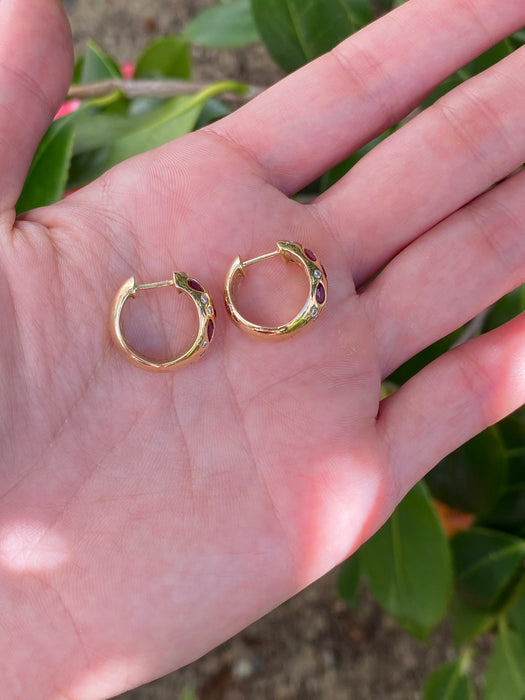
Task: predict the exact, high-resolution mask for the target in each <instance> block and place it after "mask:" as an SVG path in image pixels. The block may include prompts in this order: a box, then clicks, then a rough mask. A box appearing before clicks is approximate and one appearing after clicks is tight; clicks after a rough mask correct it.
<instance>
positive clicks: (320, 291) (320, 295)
mask: <svg viewBox="0 0 525 700" xmlns="http://www.w3.org/2000/svg"><path fill="white" fill-rule="evenodd" d="M325 299H326V291H325V288H324V287H323V285H322V284H321V282H319V284H318V285H317V288H316V290H315V300H316V302H317V303H318V304H324V301H325Z"/></svg>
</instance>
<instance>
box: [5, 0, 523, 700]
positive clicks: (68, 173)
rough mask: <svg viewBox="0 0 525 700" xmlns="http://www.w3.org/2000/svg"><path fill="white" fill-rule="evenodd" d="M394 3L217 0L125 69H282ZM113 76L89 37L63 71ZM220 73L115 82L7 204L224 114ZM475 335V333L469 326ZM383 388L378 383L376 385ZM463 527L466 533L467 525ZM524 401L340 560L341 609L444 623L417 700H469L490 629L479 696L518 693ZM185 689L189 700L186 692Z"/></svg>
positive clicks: (512, 304) (33, 201)
mask: <svg viewBox="0 0 525 700" xmlns="http://www.w3.org/2000/svg"><path fill="white" fill-rule="evenodd" d="M405 1H406V0H223V2H220V3H218V4H217V5H215V6H213V7H211V8H209V9H207V10H205V11H204V12H202V13H201V14H200V15H198V16H197V17H195V18H194V19H193V20H192V21H191V22H190V23H189V24H188V25H187V27H186V28H185V29H184V31H183V33H182V35H181V36H179V37H168V38H165V39H160V40H157V41H155V42H153V43H152V44H151V45H150V46H148V47H147V48H146V49H145V51H144V52H143V53H142V55H141V56H139V57H138V59H137V61H136V66H135V75H134V78H136V79H145V78H147V79H151V78H153V79H156V78H158V79H178V80H189V79H191V74H192V66H191V52H190V49H191V44H198V45H200V46H206V47H209V48H219V49H220V48H235V47H241V46H246V45H248V44H251V43H253V42H255V41H262V42H263V43H264V45H265V46H266V48H267V50H268V52H269V54H270V55H271V56H272V57H273V58H274V60H275V61H276V62H277V63H278V64H279V65H280V66H281V68H283V69H284V70H286V71H292V70H295V69H296V68H299V67H300V66H301V65H303V64H304V63H306V62H307V61H309V60H311V59H313V58H315V57H317V56H319V55H320V54H322V53H323V52H325V51H329V50H330V49H331V48H333V47H334V46H335V45H336V44H337V43H338V42H339V41H341V40H343V39H344V38H346V37H347V36H348V35H350V34H351V33H353V32H355V31H358V30H359V29H361V28H362V27H363V26H364V25H365V24H367V23H368V22H369V21H371V20H372V19H374V18H375V17H377V16H378V15H379V14H380V13H381V12H386V11H388V10H391V9H393V8H395V7H397V6H399V5H402V4H403V2H405ZM524 43H525V31H523V30H522V31H521V32H518V33H516V34H515V35H513V36H512V37H510V38H508V39H507V40H505V41H502V42H500V43H499V44H498V45H497V46H495V47H493V48H492V49H491V50H490V51H487V52H486V53H485V54H483V55H482V56H481V57H479V58H478V59H476V60H475V61H473V62H471V63H469V64H468V65H467V66H465V67H463V68H462V69H461V70H460V71H458V72H457V73H455V74H454V75H452V76H450V77H449V78H448V79H447V80H445V81H444V82H443V84H442V85H440V86H438V87H437V88H436V89H435V90H434V91H433V92H432V94H431V95H429V96H428V97H427V98H426V100H425V101H424V103H423V104H422V105H421V106H420V109H424V108H425V107H426V106H428V105H430V104H432V103H433V102H434V101H435V100H436V99H438V98H439V97H440V96H441V95H443V94H445V93H446V92H447V91H448V90H450V89H451V88H453V87H455V86H457V85H459V84H460V83H461V82H463V81H464V80H467V79H468V78H469V77H471V76H473V75H475V74H477V73H479V72H480V71H482V70H485V69H486V68H488V67H489V66H491V65H493V64H494V63H495V62H497V61H499V60H500V59H501V58H504V57H505V56H506V55H508V54H509V53H510V52H511V51H513V50H514V49H516V48H517V47H519V46H521V45H523V44H524ZM118 78H121V71H120V69H119V67H118V65H117V63H116V62H115V61H114V59H113V58H111V57H110V56H108V55H107V54H106V53H105V52H104V51H103V50H102V49H101V48H100V47H99V46H97V45H96V44H95V43H94V42H92V41H90V42H88V44H87V47H86V52H85V55H84V56H83V58H82V59H81V60H80V61H78V63H77V65H76V67H75V74H74V81H75V82H77V83H91V82H96V81H103V80H107V79H118ZM226 89H228V90H230V91H234V92H238V93H239V94H242V93H243V91H244V90H245V89H246V87H245V86H242V85H239V84H238V83H234V82H231V81H225V82H221V83H217V84H215V85H211V86H210V87H208V88H207V89H205V90H202V91H200V92H198V93H197V94H194V95H184V96H179V97H173V98H171V99H166V100H158V99H152V98H135V99H126V98H125V97H124V96H123V95H122V94H121V93H120V92H119V91H117V90H115V91H114V93H113V94H111V95H110V96H109V97H105V98H102V99H98V100H97V99H95V100H89V101H86V102H84V103H82V105H81V106H80V107H79V108H78V109H77V110H76V111H73V112H72V113H71V114H68V115H66V116H64V117H62V118H60V119H57V120H56V121H55V122H54V123H53V124H52V126H51V127H50V129H49V130H48V132H47V133H46V135H45V136H44V138H43V140H42V142H41V144H40V146H39V148H38V150H37V152H36V154H35V158H34V160H33V163H32V165H31V169H30V171H29V174H28V177H27V181H26V183H25V187H24V190H23V192H22V195H21V197H20V199H19V202H18V206H17V210H18V212H19V213H20V212H22V211H25V210H27V209H30V208H32V207H36V206H42V205H45V204H49V203H51V202H54V201H56V200H58V199H60V198H61V197H62V196H63V195H64V193H65V192H66V191H67V190H68V189H71V188H74V187H78V186H80V185H81V184H84V183H86V182H89V181H90V180H91V179H93V178H94V177H96V176H98V175H99V174H100V173H102V172H104V171H105V170H106V169H108V168H109V167H111V166H113V165H115V164H116V163H118V162H120V161H121V160H123V159H124V158H128V157H130V156H133V155H135V154H138V153H141V152H143V151H144V150H147V149H150V148H153V147H155V146H158V145H160V144H162V143H165V142H167V141H169V140H171V139H174V138H177V137H178V136H181V135H183V134H185V133H188V132H189V131H192V130H194V129H196V128H200V127H201V126H203V125H205V124H207V123H210V122H211V121H213V120H215V119H218V118H220V117H222V116H224V115H225V114H227V113H228V111H229V109H228V107H227V106H226V105H225V104H224V103H223V102H222V101H220V100H219V99H218V95H219V94H220V93H221V92H223V91H225V90H226ZM400 126H401V125H399V124H396V125H393V126H392V127H391V129H389V131H387V132H385V133H384V134H382V135H381V136H379V137H378V138H376V139H374V141H372V142H371V143H369V144H367V145H365V146H364V147H363V148H361V149H360V150H359V151H358V152H357V153H355V154H353V155H352V156H351V157H349V158H348V159H346V160H345V161H344V162H342V163H340V164H339V165H338V166H336V167H335V168H333V169H332V170H330V171H329V172H327V173H325V175H324V176H323V177H322V178H320V180H319V181H318V182H316V183H313V184H312V186H311V187H310V188H309V193H310V194H313V195H314V196H315V195H316V194H318V193H320V192H322V191H323V190H324V189H326V188H327V187H329V186H330V185H331V184H333V183H334V182H336V181H337V180H338V179H339V178H340V177H342V176H343V175H344V174H345V173H346V172H348V170H350V168H352V167H353V165H355V163H356V162H357V161H358V160H359V159H360V158H361V157H363V155H365V154H366V153H367V152H368V151H369V150H371V149H372V148H373V147H375V145H377V143H379V142H380V141H382V140H383V139H385V138H388V136H389V135H390V134H391V133H392V132H393V131H395V130H396V129H398V128H400ZM524 309H525V292H524V290H523V289H517V290H515V291H514V292H512V293H511V294H508V295H507V296H506V297H504V298H503V299H502V300H500V301H499V302H498V303H496V304H495V305H494V306H493V307H492V308H491V309H490V312H489V313H488V315H486V317H485V318H484V322H483V327H482V329H481V330H482V331H486V330H490V329H492V328H495V327H496V326H498V325H500V324H501V323H504V322H505V321H506V320H507V319H509V318H510V317H513V316H515V315H516V314H518V313H520V312H521V311H522V310H524ZM464 332H465V329H460V330H458V331H457V332H455V333H453V334H451V335H450V336H448V337H446V338H444V339H442V340H440V341H439V342H437V343H435V344H433V345H432V346H430V347H428V348H426V349H425V350H423V351H422V352H421V353H419V354H418V355H417V356H416V357H415V358H413V359H412V360H410V361H409V362H407V363H406V364H405V365H403V366H402V367H400V368H399V369H398V370H397V371H396V372H395V373H394V374H393V375H392V376H391V377H389V379H388V382H387V383H386V384H385V392H384V395H387V394H388V393H392V392H393V391H395V389H396V387H397V386H399V385H401V384H402V383H404V382H405V381H406V380H407V379H409V378H410V377H411V376H413V375H414V374H416V373H417V372H418V371H419V370H420V369H422V368H423V367H424V366H425V365H427V364H428V363H429V362H432V361H433V360H434V359H435V358H437V357H438V356H439V355H441V354H442V353H443V352H446V351H447V350H448V349H449V348H450V347H451V346H452V345H453V344H454V343H456V342H457V341H458V339H460V338H461V339H464V338H463V335H464ZM476 332H479V328H478V329H477V331H476ZM387 385H388V386H387ZM435 499H439V500H440V501H442V502H444V503H446V504H447V505H448V506H450V507H452V508H455V509H458V510H459V511H462V512H466V513H470V514H472V518H471V520H472V521H473V523H472V525H470V526H468V527H467V526H464V529H463V530H462V531H460V532H458V533H457V534H456V535H455V536H453V537H452V538H450V539H449V538H447V537H446V536H445V534H444V530H443V527H442V523H441V524H440V520H439V513H440V512H441V509H440V510H439V511H438V510H437V509H436V500H435ZM465 528H466V529H465ZM524 562H525V409H523V408H522V409H520V410H518V411H516V412H515V413H514V414H513V415H511V416H509V417H508V418H507V419H505V420H504V421H502V422H501V423H500V424H499V425H498V426H495V427H493V428H490V429H488V430H486V431H485V432H484V433H482V434H481V435H479V436H477V437H476V438H474V439H473V440H471V441H469V442H468V443H467V444H465V445H463V446H462V447H461V448H459V449H458V450H456V451H455V452H454V453H453V454H451V455H450V456H449V457H447V458H446V459H445V460H443V462H442V463H441V464H439V465H438V466H437V467H436V468H435V469H434V471H433V472H432V473H431V474H430V475H429V476H428V477H427V478H426V480H425V482H422V483H420V484H418V485H417V486H416V487H415V488H414V489H413V490H412V491H411V492H410V493H409V494H408V495H407V496H406V498H405V499H404V500H403V501H402V503H401V504H400V505H399V506H398V508H397V509H396V511H395V512H394V514H393V515H392V517H391V518H390V520H389V521H388V522H387V523H386V524H385V525H384V526H383V528H381V530H379V532H377V533H376V535H375V536H374V537H373V538H371V540H370V541H369V542H368V543H366V544H365V545H364V546H363V547H362V548H361V550H360V551H359V552H358V553H357V554H355V555H353V556H352V557H351V558H349V559H348V560H347V561H346V562H344V563H343V565H342V566H341V569H340V577H339V582H338V590H339V592H340V595H341V596H342V597H343V598H344V599H345V600H346V601H347V602H348V603H349V604H352V605H356V604H357V603H358V600H359V590H360V583H361V580H362V579H366V580H367V582H368V585H369V587H370V589H371V591H372V593H373V594H374V595H375V597H376V598H377V600H378V602H379V603H380V604H381V605H382V606H383V607H384V608H385V609H386V610H387V611H388V612H389V613H390V614H391V615H393V616H394V617H395V619H396V620H398V622H399V623H400V624H401V625H403V627H405V629H407V630H408V631H409V632H411V633H412V634H415V635H416V636H418V637H425V636H427V635H428V634H429V632H430V631H431V630H432V628H433V627H434V626H435V625H436V624H437V623H438V622H439V621H440V620H442V619H443V618H444V617H445V615H446V614H449V615H450V617H451V623H452V631H453V637H454V641H455V643H456V645H457V648H458V657H457V659H455V660H449V661H447V662H446V663H444V664H442V665H441V666H439V667H438V668H436V669H435V671H434V672H433V673H432V674H431V675H430V676H429V678H428V680H427V683H426V685H425V688H424V689H423V696H422V697H423V700H441V699H443V700H445V698H446V699H447V700H470V699H471V698H472V697H473V689H472V681H471V679H470V675H469V674H470V659H471V657H472V656H473V654H474V652H475V645H476V640H477V638H478V637H479V635H480V634H483V633H485V632H487V631H488V630H497V631H496V636H495V641H494V644H493V648H492V652H491V656H490V658H489V661H488V664H487V667H486V675H485V685H484V691H483V698H484V700H502V699H504V700H523V699H524V698H525V566H524ZM183 697H188V698H190V697H193V694H192V690H191V689H189V688H188V689H187V690H186V691H185V693H183Z"/></svg>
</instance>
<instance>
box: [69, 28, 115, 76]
mask: <svg viewBox="0 0 525 700" xmlns="http://www.w3.org/2000/svg"><path fill="white" fill-rule="evenodd" d="M121 77H122V75H121V73H120V70H119V67H118V66H117V64H116V63H115V61H114V60H113V59H112V58H111V56H110V55H109V54H107V53H106V52H105V51H103V50H102V49H101V48H100V46H99V45H98V44H96V43H95V42H94V41H93V40H92V39H89V40H88V41H87V43H86V50H85V53H84V57H83V58H82V60H81V62H80V64H79V68H78V69H77V80H78V82H79V83H96V82H98V81H100V80H108V79H109V78H121Z"/></svg>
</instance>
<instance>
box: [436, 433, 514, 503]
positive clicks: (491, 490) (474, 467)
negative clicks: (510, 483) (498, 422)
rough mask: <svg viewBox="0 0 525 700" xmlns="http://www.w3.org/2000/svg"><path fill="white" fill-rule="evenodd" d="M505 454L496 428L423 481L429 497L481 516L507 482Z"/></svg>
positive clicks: (469, 444)
mask: <svg viewBox="0 0 525 700" xmlns="http://www.w3.org/2000/svg"><path fill="white" fill-rule="evenodd" d="M507 472H508V464H507V453H506V450H505V445H504V444H503V441H502V439H501V436H500V433H499V430H498V428H497V426H493V427H491V428H488V429H487V430H484V431H483V432H482V433H480V434H479V435H476V437H474V438H473V439H472V440H469V441H468V442H467V443H465V444H464V445H462V446H461V447H460V448H459V449H457V450H455V451H454V452H453V453H452V454H450V455H448V456H447V457H446V458H445V459H444V460H443V461H442V462H440V464H438V465H437V466H436V467H435V468H434V469H433V470H432V471H431V472H430V473H429V474H428V475H427V477H426V482H427V484H428V485H429V487H430V490H431V492H432V495H433V496H434V497H435V498H438V499H439V500H440V501H443V503H446V504H447V505H448V506H450V507H452V508H456V509H458V510H461V511H463V512H465V513H474V514H482V513H486V512H487V511H489V510H490V509H491V508H492V507H493V506H494V505H495V503H496V502H497V500H498V498H499V496H500V495H501V493H502V492H503V489H504V487H505V485H506V481H507Z"/></svg>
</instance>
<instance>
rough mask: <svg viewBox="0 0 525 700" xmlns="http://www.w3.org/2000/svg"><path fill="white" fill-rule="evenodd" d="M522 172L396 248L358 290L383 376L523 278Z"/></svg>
mask: <svg viewBox="0 0 525 700" xmlns="http://www.w3.org/2000/svg"><path fill="white" fill-rule="evenodd" d="M524 195H525V171H521V172H520V173H518V174H517V175H515V176H514V177H512V178H510V179H509V180H507V181H505V182H504V183H502V184H501V185H498V186H497V187H495V188H494V189H492V190H490V191H489V192H488V193H487V194H485V195H483V196H481V197H479V198H478V199H477V200H475V201H474V202H472V203H471V204H469V205H468V206H466V207H464V208H463V209H461V210H460V211H459V212H457V213H456V214H453V215H452V216H451V217H449V218H448V219H446V220H445V221H443V222H442V223H440V224H439V225H438V226H436V228H435V229H433V230H432V231H430V232H428V233H426V234H425V235H424V236H422V237H421V238H419V239H418V240H417V241H415V242H414V243H413V244H412V245H410V246H408V248H406V249H405V250H404V251H403V252H401V253H400V254H399V255H398V256H397V257H396V258H394V260H393V261H392V262H391V263H390V264H389V265H387V267H386V268H385V269H384V270H383V272H381V274H380V275H378V277H377V278H376V279H375V280H374V281H373V282H371V283H370V285H369V286H368V287H367V288H366V289H365V291H364V292H363V295H362V299H363V302H364V303H365V305H366V306H367V309H368V312H369V315H370V317H371V318H372V319H373V321H372V323H373V326H374V330H375V334H376V338H377V347H378V348H379V354H380V358H379V361H380V365H381V368H382V373H383V376H384V377H385V376H388V375H389V374H390V373H391V372H392V371H393V370H394V369H396V368H397V367H399V366H400V365H401V364H402V363H403V362H404V361H405V360H408V359H409V358H410V357H412V356H413V355H415V354H416V353H417V352H419V351H420V350H422V349H423V348H425V347H427V346H428V345H430V344H431V343H433V342H434V341H436V340H438V339H439V338H443V337H444V336H445V335H448V333H451V332H452V331H453V330H455V329H456V328H459V327H460V326H462V325H463V324H464V323H466V322H467V321H469V320H470V319H471V318H472V317H474V316H475V315H476V314H478V313H480V312H481V311H482V310H483V309H485V308H486V307H487V306H489V305H490V304H491V303H493V302H494V301H496V300H497V299H499V298H500V297H501V296H503V295H504V294H506V293H507V292H510V291H511V290H512V289H515V288H516V287H517V286H518V285H519V284H521V283H522V282H523V280H524V278H525V238H524V235H523V232H524V229H523V221H525V196H524Z"/></svg>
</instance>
